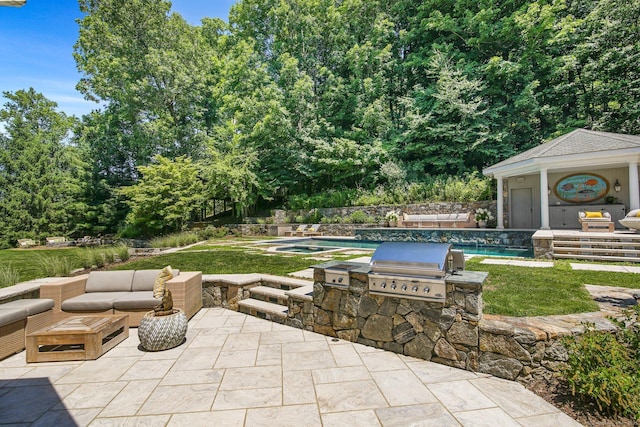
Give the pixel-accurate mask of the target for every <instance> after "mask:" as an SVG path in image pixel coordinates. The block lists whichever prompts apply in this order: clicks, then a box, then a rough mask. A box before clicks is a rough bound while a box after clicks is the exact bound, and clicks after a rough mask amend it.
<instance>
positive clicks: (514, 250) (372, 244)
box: [276, 238, 533, 258]
mask: <svg viewBox="0 0 640 427" xmlns="http://www.w3.org/2000/svg"><path fill="white" fill-rule="evenodd" d="M380 243H382V242H376V241H370V240H354V239H320V238H313V239H296V240H280V241H279V242H278V244H282V245H287V246H282V247H279V248H276V251H278V252H297V253H304V254H313V253H321V252H326V251H328V250H332V249H334V248H354V249H372V250H375V249H376V248H377V247H378V246H379V245H380ZM288 245H291V246H288ZM453 247H454V248H455V249H462V250H463V251H464V253H465V254H468V255H487V256H502V257H522V258H533V249H532V248H527V247H504V246H494V245H460V244H454V245H453Z"/></svg>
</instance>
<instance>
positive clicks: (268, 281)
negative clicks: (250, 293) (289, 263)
mask: <svg viewBox="0 0 640 427" xmlns="http://www.w3.org/2000/svg"><path fill="white" fill-rule="evenodd" d="M260 282H261V283H262V286H266V287H270V288H275V289H282V290H283V291H290V290H293V289H296V288H300V287H303V286H307V285H309V284H313V282H312V281H310V280H304V279H297V278H295V277H284V276H273V275H270V274H263V275H262V276H261V277H260Z"/></svg>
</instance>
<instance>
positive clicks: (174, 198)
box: [121, 155, 203, 236]
mask: <svg viewBox="0 0 640 427" xmlns="http://www.w3.org/2000/svg"><path fill="white" fill-rule="evenodd" d="M138 169H139V171H140V174H141V178H140V180H139V181H138V183H136V184H135V185H133V186H131V187H123V188H122V189H121V191H122V193H124V194H125V195H126V196H127V197H128V200H127V203H128V204H129V205H130V206H131V211H130V212H129V215H128V216H127V223H128V224H129V225H130V226H131V227H133V230H134V233H133V234H134V235H146V236H153V235H158V234H162V233H169V232H174V231H184V230H185V229H186V227H187V225H188V223H189V221H190V220H192V219H195V218H194V217H195V215H196V213H197V212H199V209H200V206H201V204H202V198H203V188H202V181H201V179H200V170H199V167H198V165H196V164H194V163H193V161H192V160H191V159H190V158H188V157H184V156H183V157H178V158H177V159H175V160H173V161H172V160H170V159H167V158H165V157H162V156H160V155H157V156H155V157H154V163H152V164H149V165H147V166H140V167H139V168H138Z"/></svg>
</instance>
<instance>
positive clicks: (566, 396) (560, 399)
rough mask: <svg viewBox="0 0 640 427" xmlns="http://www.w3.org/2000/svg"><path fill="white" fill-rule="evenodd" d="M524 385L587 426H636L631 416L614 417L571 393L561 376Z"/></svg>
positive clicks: (636, 423)
mask: <svg viewBox="0 0 640 427" xmlns="http://www.w3.org/2000/svg"><path fill="white" fill-rule="evenodd" d="M524 386H525V387H526V388H527V389H529V390H531V391H532V392H534V393H535V394H537V395H538V396H540V397H542V398H543V399H544V400H546V401H547V402H549V403H551V404H552V405H554V406H555V407H557V408H558V409H560V410H561V411H562V412H564V413H565V414H567V415H569V416H570V417H571V418H573V419H574V420H576V421H578V422H579V423H580V424H582V425H584V426H588V427H638V426H639V424H638V422H637V421H635V420H634V419H632V418H616V417H613V416H612V415H609V414H603V413H602V412H600V411H598V407H597V406H596V405H595V404H593V403H589V402H585V401H583V400H581V399H579V398H578V397H577V396H573V395H572V394H571V388H570V387H569V385H568V384H567V382H566V381H565V380H564V379H562V378H555V377H554V378H549V379H537V380H533V381H531V382H529V383H526V384H524Z"/></svg>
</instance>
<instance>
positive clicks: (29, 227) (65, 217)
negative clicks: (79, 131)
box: [0, 89, 87, 246]
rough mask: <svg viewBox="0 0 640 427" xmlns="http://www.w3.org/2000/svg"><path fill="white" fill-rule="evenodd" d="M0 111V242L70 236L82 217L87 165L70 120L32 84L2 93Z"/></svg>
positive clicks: (84, 211) (80, 222)
mask: <svg viewBox="0 0 640 427" xmlns="http://www.w3.org/2000/svg"><path fill="white" fill-rule="evenodd" d="M4 96H5V98H7V100H8V101H7V103H6V104H5V105H4V108H3V109H1V110H0V129H2V128H3V127H4V131H0V189H1V190H0V200H2V203H1V204H0V236H1V237H0V245H2V246H10V245H12V244H13V243H15V241H16V240H17V239H20V238H22V237H24V236H26V235H28V236H31V237H33V238H35V239H36V240H42V239H43V238H44V237H46V236H50V235H62V236H68V235H70V234H73V233H74V232H76V231H78V229H79V224H82V223H83V222H84V218H83V216H84V214H85V213H86V210H87V205H86V203H85V202H84V198H83V196H84V186H85V181H86V173H85V169H86V164H85V163H84V162H83V161H82V156H83V153H82V152H81V150H79V149H78V147H76V146H74V145H72V144H70V141H69V133H70V131H71V128H72V125H73V123H74V119H73V118H70V117H67V116H66V115H65V114H64V113H61V112H58V111H56V108H57V105H56V103H55V102H53V101H50V100H48V99H47V98H45V97H44V96H43V95H42V94H40V93H37V92H36V91H34V90H33V89H29V90H28V91H24V90H19V91H17V92H15V93H10V92H4Z"/></svg>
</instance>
